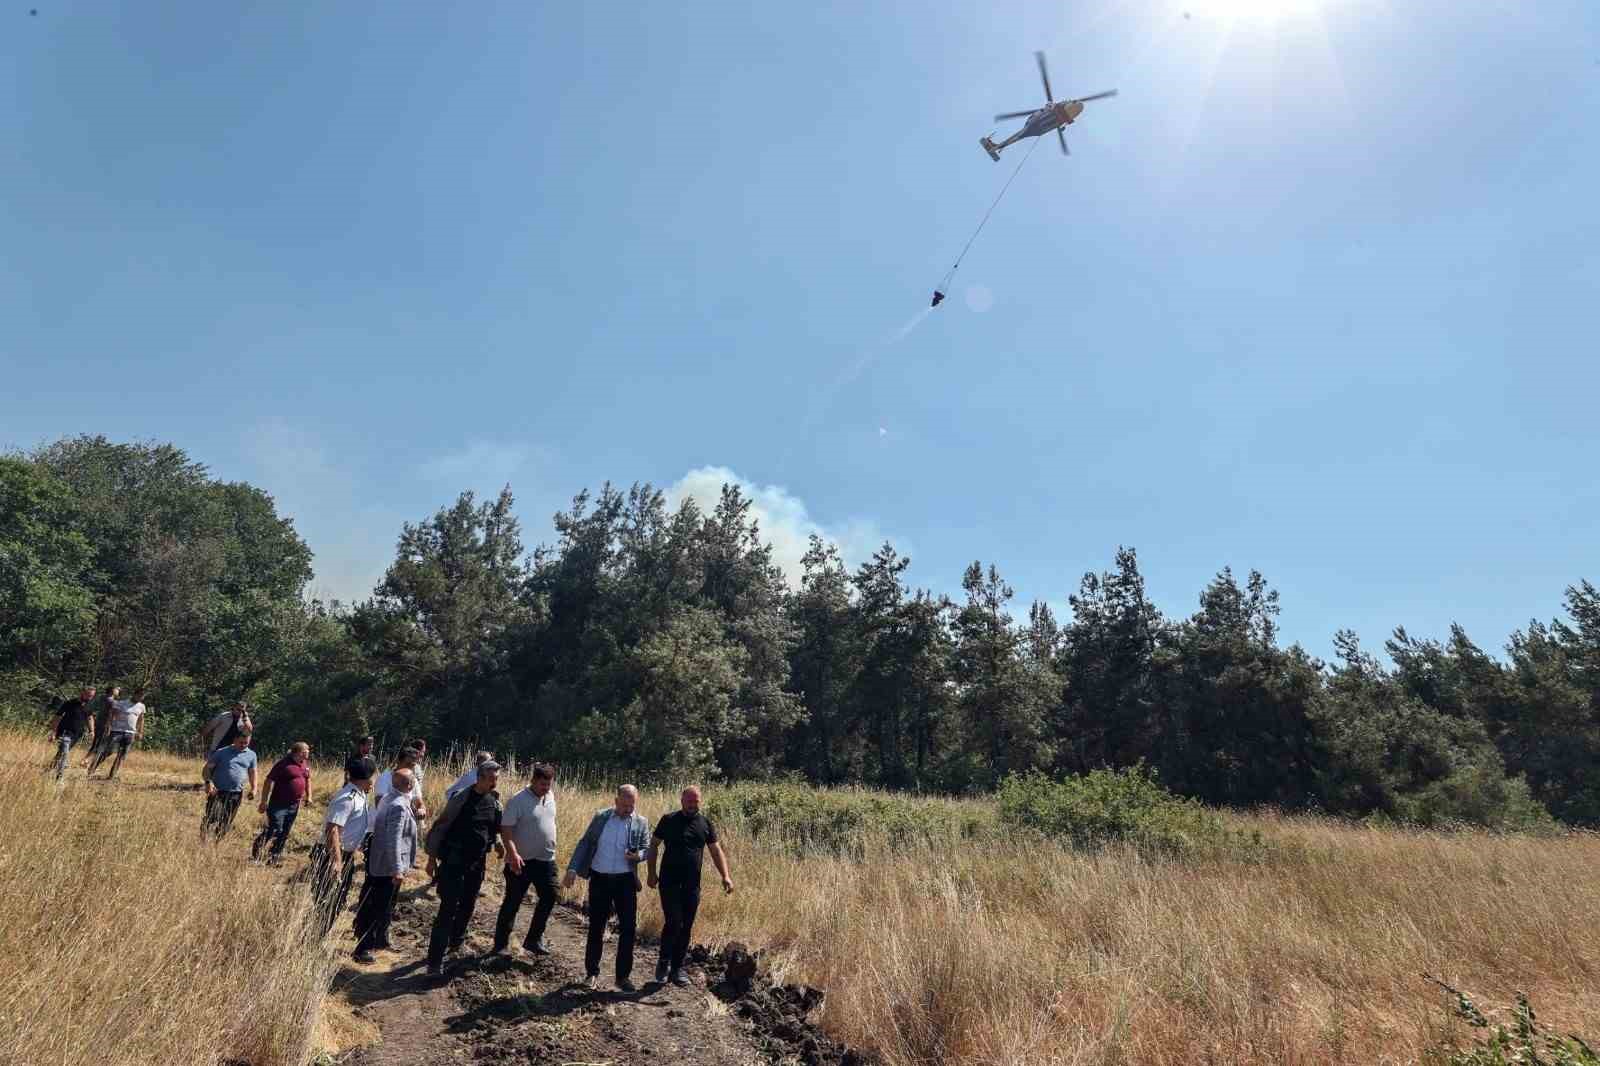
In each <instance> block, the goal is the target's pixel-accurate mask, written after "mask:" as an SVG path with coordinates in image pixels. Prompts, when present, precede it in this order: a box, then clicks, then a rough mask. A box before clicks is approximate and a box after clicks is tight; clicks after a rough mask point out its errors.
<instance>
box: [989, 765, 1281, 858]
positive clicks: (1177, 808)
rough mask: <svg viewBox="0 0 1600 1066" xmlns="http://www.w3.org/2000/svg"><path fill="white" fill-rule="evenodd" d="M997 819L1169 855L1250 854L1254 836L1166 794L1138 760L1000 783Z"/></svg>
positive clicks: (1088, 843) (1067, 839) (1075, 840)
mask: <svg viewBox="0 0 1600 1066" xmlns="http://www.w3.org/2000/svg"><path fill="white" fill-rule="evenodd" d="M999 801H1000V820H1001V822H1002V823H1003V824H1005V825H1008V826H1017V827H1021V828H1025V829H1030V830H1035V831H1037V832H1040V833H1043V834H1045V835H1046V836H1048V837H1051V838H1053V839H1055V840H1058V841H1060V842H1061V843H1063V844H1068V845H1071V846H1072V847H1076V848H1097V847H1101V846H1103V845H1105V844H1107V843H1110V842H1112V841H1126V842H1129V843H1132V844H1134V845H1136V846H1137V847H1139V848H1140V849H1141V850H1150V851H1153V852H1156V853H1161V854H1168V855H1193V854H1197V853H1202V852H1220V851H1249V850H1254V849H1258V848H1260V847H1261V846H1262V842H1261V838H1260V835H1259V834H1244V833H1240V832H1237V831H1235V830H1232V829H1230V828H1228V826H1227V824H1226V823H1225V822H1224V821H1223V820H1222V818H1221V816H1220V815H1217V814H1216V813H1214V812H1212V811H1209V810H1207V809H1206V808H1205V807H1204V806H1202V805H1201V804H1200V803H1199V802H1197V801H1195V800H1191V799H1182V798H1180V797H1178V796H1174V795H1173V794H1172V793H1170V792H1168V791H1167V790H1166V789H1165V788H1163V787H1162V786H1161V784H1160V783H1159V782H1158V781H1157V780H1156V775H1155V773H1154V771H1151V770H1148V769H1146V768H1145V767H1144V766H1143V765H1139V766H1134V767H1130V768H1128V769H1126V770H1109V769H1106V770H1095V771H1093V772H1091V773H1087V774H1080V775H1077V776H1073V777H1067V778H1064V779H1062V780H1060V781H1053V780H1051V779H1050V778H1049V777H1046V776H1045V775H1044V774H1041V773H1038V772H1030V773H1027V774H1020V775H1019V774H1013V775H1011V776H1010V777H1007V778H1006V779H1005V781H1004V782H1002V783H1001V785H1000V794H999Z"/></svg>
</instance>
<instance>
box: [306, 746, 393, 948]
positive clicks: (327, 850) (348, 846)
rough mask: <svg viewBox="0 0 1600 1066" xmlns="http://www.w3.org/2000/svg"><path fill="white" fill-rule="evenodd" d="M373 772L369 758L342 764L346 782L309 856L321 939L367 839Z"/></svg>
mask: <svg viewBox="0 0 1600 1066" xmlns="http://www.w3.org/2000/svg"><path fill="white" fill-rule="evenodd" d="M377 770H378V768H377V765H376V764H374V763H373V761H372V760H371V759H351V760H350V762H349V763H347V764H346V765H345V771H346V772H347V773H349V775H350V780H349V781H348V782H347V783H346V784H345V786H344V787H343V788H341V789H340V790H339V791H338V792H336V793H334V796H333V799H331V800H329V801H328V814H327V816H326V817H325V818H323V820H322V841H321V842H320V843H319V844H318V845H317V847H316V848H315V849H314V853H313V854H312V856H311V898H312V900H313V901H314V902H315V903H316V906H317V911H318V916H319V918H320V922H321V929H322V935H323V936H327V935H328V930H330V929H332V928H333V923H334V921H335V920H336V919H337V918H338V917H339V912H340V911H341V910H343V909H344V903H345V900H346V899H347V898H348V897H349V895H350V882H351V880H352V879H353V878H354V877H355V875H356V855H357V854H358V853H359V852H360V851H361V844H362V842H363V841H364V840H366V838H367V793H368V792H370V791H371V790H372V779H373V778H374V777H375V776H377Z"/></svg>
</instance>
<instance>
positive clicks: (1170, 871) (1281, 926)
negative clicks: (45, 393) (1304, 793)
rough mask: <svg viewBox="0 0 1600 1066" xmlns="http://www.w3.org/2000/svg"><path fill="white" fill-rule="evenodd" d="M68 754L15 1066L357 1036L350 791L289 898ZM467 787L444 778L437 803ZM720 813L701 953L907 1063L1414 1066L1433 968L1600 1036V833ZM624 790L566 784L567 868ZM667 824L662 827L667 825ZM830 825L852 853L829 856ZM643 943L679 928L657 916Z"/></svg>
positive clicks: (139, 792)
mask: <svg viewBox="0 0 1600 1066" xmlns="http://www.w3.org/2000/svg"><path fill="white" fill-rule="evenodd" d="M46 754H47V752H46V748H45V746H44V745H43V743H42V742H41V741H40V740H38V739H37V738H34V737H19V736H16V735H6V736H0V811H4V812H5V813H4V817H0V988H5V989H6V990H7V996H6V997H4V1002H3V1005H0V1032H3V1034H4V1038H5V1047H6V1052H7V1054H8V1055H16V1056H17V1058H16V1060H15V1061H19V1062H49V1063H53V1064H60V1066H124V1064H134V1063H155V1062H185V1063H208V1062H220V1061H223V1060H226V1059H229V1058H232V1059H237V1060H243V1061H246V1062H250V1063H253V1064H257V1066H280V1064H282V1066H288V1064H298V1063H303V1062H307V1061H309V1060H311V1059H312V1058H313V1057H314V1056H315V1055H317V1054H318V1053H319V1052H322V1051H326V1050H330V1049H334V1048H337V1047H340V1046H345V1045H347V1044H348V1043H349V1042H350V1041H351V1040H352V1039H355V1038H356V1037H357V1036H358V1035H359V1033H358V1031H357V1030H356V1028H354V1023H353V1022H351V1021H350V1019H349V1013H348V1008H347V1007H346V1006H345V1005H343V1004H341V1003H340V1002H339V999H338V997H337V996H336V995H335V996H328V995H327V994H326V989H327V987H328V981H329V979H330V977H331V974H332V972H333V969H334V967H335V960H334V959H333V958H332V957H331V956H330V955H329V954H327V953H325V952H323V951H321V950H319V949H318V948H317V947H316V946H314V945H310V944H308V943H307V942H306V941H305V939H304V937H303V933H302V921H303V918H304V908H305V903H304V891H303V889H302V888H300V887H298V886H289V885H286V884H285V876H284V875H285V873H287V872H288V870H292V869H293V868H294V865H295V864H296V863H297V862H299V861H303V856H304V851H305V848H306V847H308V846H309V843H310V841H311V839H312V838H313V836H314V834H315V832H316V829H317V826H318V825H319V824H320V821H321V810H322V806H323V804H324V803H325V801H326V797H327V795H328V794H329V793H331V792H332V791H333V789H334V788H335V787H336V786H337V785H338V783H339V775H338V773H337V771H336V770H333V769H330V768H328V767H321V768H320V769H319V772H318V775H317V778H318V780H317V782H316V790H315V803H314V805H313V806H312V808H311V809H310V810H308V811H307V812H306V813H304V814H303V815H302V818H301V821H300V824H299V825H298V826H297V827H296V830H295V841H296V843H295V850H294V852H293V853H292V860H291V863H290V865H289V867H287V868H286V870H285V871H269V870H262V869H253V868H249V867H247V866H246V865H245V864H244V858H245V855H246V851H247V848H248V840H249V836H250V832H251V829H252V828H253V826H254V825H255V818H254V816H253V812H249V811H247V812H242V813H241V815H240V819H239V822H238V824H237V825H236V827H235V829H234V832H233V835H232V836H231V837H230V838H229V839H227V840H225V841H224V842H223V843H222V844H221V845H220V846H219V847H216V848H211V847H202V846H200V845H198V844H197V842H196V836H197V826H198V821H199V815H200V807H201V798H200V796H199V795H198V793H195V792H193V791H187V790H185V788H186V786H189V785H191V784H193V783H194V782H196V781H197V779H198V777H197V770H198V768H197V763H196V762H195V760H190V759H180V758H174V757H170V756H164V755H158V754H151V753H144V752H137V753H135V754H134V755H133V756H132V757H131V759H130V762H129V765H128V766H127V767H126V768H125V771H126V780H124V781H122V782H120V783H119V784H117V785H115V786H106V785H103V784H101V783H99V782H91V783H85V782H84V781H83V780H82V774H81V771H79V772H76V773H75V774H74V775H73V776H71V777H69V780H68V781H67V783H66V784H65V786H64V787H61V788H59V789H58V788H57V787H56V786H54V785H53V784H52V783H51V782H49V781H48V780H47V779H45V778H44V777H42V776H41V775H40V773H39V767H40V766H41V765H42V764H43V762H44V761H45V758H46ZM264 761H270V760H266V759H265V758H264ZM452 777H453V774H451V773H449V772H448V770H447V768H445V767H442V766H440V767H436V768H434V769H432V770H431V772H430V773H429V775H428V793H429V796H428V799H429V802H430V805H434V806H437V804H438V802H439V800H440V799H441V798H442V797H441V795H440V793H441V791H442V789H443V787H444V785H445V784H447V783H448V782H449V780H450V779H451V778H452ZM520 783H521V782H520V775H519V777H518V779H517V780H516V781H515V783H514V784H513V783H510V782H508V784H509V785H511V787H503V788H502V795H503V796H509V794H510V792H511V791H512V790H513V789H514V787H520ZM719 791H720V790H717V789H713V790H712V791H711V793H710V797H711V798H712V799H713V800H716V801H717V802H718V806H719V807H720V808H721V809H723V810H725V811H727V812H728V815H727V817H726V818H725V819H724V822H723V824H722V825H721V826H720V829H721V831H722V833H723V838H724V842H725V846H726V847H727V849H728V851H729V855H730V858H731V860H732V863H733V867H734V875H735V878H736V880H737V881H738V884H739V891H738V892H737V893H736V894H734V895H733V896H723V895H722V894H721V893H720V892H714V891H710V889H711V888H713V887H714V884H715V882H714V879H713V880H708V882H707V888H708V891H707V892H706V894H705V901H704V904H703V905H702V908H701V912H700V913H701V918H700V921H699V924H698V926H697V938H699V939H702V940H706V941H709V942H711V943H713V944H716V943H719V942H722V941H725V940H728V939H740V940H743V941H745V942H747V943H751V944H755V945H763V946H766V947H767V948H768V949H769V952H768V954H767V960H768V963H769V965H770V966H771V967H772V968H773V970H774V972H775V973H774V975H775V976H776V977H778V978H779V979H781V980H782V979H786V980H793V981H804V982H807V983H809V984H813V985H816V986H819V987H822V988H825V989H826V990H827V992H828V996H827V999H826V1001H825V1004H824V1007H823V1017H822V1021H823V1023H824V1026H825V1027H826V1028H827V1029H828V1030H829V1031H830V1032H831V1033H832V1034H833V1035H835V1036H837V1037H839V1038H841V1039H843V1040H846V1041H848V1042H850V1043H852V1044H854V1045H856V1046H858V1047H860V1048H862V1049H864V1050H869V1051H872V1052H875V1053H877V1054H878V1055H879V1056H880V1057H881V1058H882V1059H883V1060H884V1061H885V1062H886V1063H889V1064H891V1066H911V1064H924V1063H939V1062H951V1063H954V1062H963V1063H967V1062H980V1063H1005V1064H1019V1066H1027V1064H1035V1063H1037V1064H1044V1063H1051V1064H1059V1063H1084V1064H1091V1063H1092V1064H1109V1063H1172V1064H1177V1063H1184V1064H1190V1063H1203V1062H1215V1063H1234V1062H1272V1063H1307V1064H1309V1063H1318V1064H1322V1063H1330V1062H1348V1063H1406V1062H1413V1061H1418V1060H1419V1059H1420V1058H1422V1057H1423V1055H1424V1054H1425V1053H1426V1052H1427V1051H1428V1050H1429V1049H1430V1048H1431V1047H1433V1046H1435V1045H1436V1044H1437V1042H1438V1041H1439V1039H1440V1037H1441V1033H1442V1027H1443V1026H1445V1024H1446V1022H1445V1017H1446V1016H1445V1013H1444V1011H1443V1010H1442V1009H1441V1000H1440V998H1439V996H1438V995H1437V992H1436V990H1430V988H1429V987H1428V986H1427V985H1425V984H1424V983H1423V982H1422V981H1421V979H1420V978H1419V976H1418V975H1419V973H1420V972H1421V971H1428V972H1430V973H1434V974H1437V975H1439V976H1441V977H1443V978H1445V979H1446V980H1448V981H1449V982H1450V983H1451V984H1453V985H1456V986H1458V987H1461V988H1465V989H1470V990H1471V991H1472V992H1473V993H1475V994H1476V995H1477V996H1478V997H1479V998H1480V999H1481V1001H1483V1002H1491V1003H1509V1002H1511V1001H1512V999H1513V998H1514V995H1515V993H1516V991H1517V990H1525V991H1527V992H1528V993H1529V995H1530V996H1531V998H1532V1000H1533V1002H1534V1003H1535V1004H1537V1006H1538V1007H1539V1011H1540V1019H1541V1021H1543V1022H1546V1023H1548V1024H1550V1025H1551V1026H1553V1027H1554V1028H1556V1029H1567V1030H1572V1029H1577V1030H1580V1031H1581V1029H1582V1028H1583V1027H1584V1026H1586V1025H1589V1024H1590V1022H1591V1020H1592V1019H1594V1018H1596V1017H1600V879H1597V878H1596V877H1595V876H1594V870H1595V869H1597V868H1600V838H1596V837H1595V836H1593V835H1581V834H1574V835H1569V836H1563V837H1557V838H1534V837H1516V836H1494V835H1489V834H1482V833H1471V832H1463V833H1453V834H1443V833H1424V832H1407V831H1397V830H1378V829H1364V828H1358V827H1353V826H1350V825H1347V824H1344V823H1339V822H1334V821H1324V820H1320V819H1312V818H1276V817H1251V818H1232V817H1230V818H1229V819H1228V820H1229V822H1230V824H1232V825H1233V826H1234V827H1235V828H1237V829H1240V830H1243V831H1245V832H1246V833H1247V834H1251V835H1253V834H1255V833H1259V834H1260V836H1261V838H1262V839H1263V840H1264V841H1266V842H1267V846H1266V848H1265V850H1264V851H1252V852H1250V853H1249V854H1247V855H1243V854H1242V855H1238V856H1230V855H1229V854H1227V853H1225V852H1224V853H1219V854H1215V855H1208V856H1206V857H1194V856H1191V857H1188V858H1185V859H1181V860H1180V859H1171V858H1161V857H1158V856H1154V855H1152V854H1151V853H1150V852H1148V851H1145V852H1140V851H1139V850H1136V849H1135V848H1133V847H1130V846H1112V847H1108V848H1105V849H1102V850H1099V851H1095V852H1079V851H1073V850H1069V849H1066V848H1062V847H1058V846H1055V845H1053V844H1047V843H1044V842H1042V841H1041V840H1039V839H1037V838H1032V837H1028V836H1025V835H1018V836H1011V835H1008V834H1007V833H1006V832H1005V831H1004V830H1003V828H1001V829H1000V830H998V831H997V830H996V815H995V811H994V808H993V807H992V805H989V804H985V803H970V804H957V803H951V802H949V801H898V800H893V799H892V798H888V797H883V796H881V795H877V794H873V793H862V792H849V791H844V792H832V793H826V794H817V793H810V794H809V797H808V798H797V799H795V800H794V801H793V803H794V805H795V813H794V820H795V822H796V827H795V828H794V831H792V832H790V831H785V824H784V823H785V817H786V813H785V812H786V806H785V803H786V802H787V801H784V800H783V798H782V795H781V794H779V795H778V798H777V799H776V800H774V798H773V795H774V793H773V792H772V791H771V790H768V791H766V792H762V793H760V794H755V795H748V794H747V792H746V790H744V789H733V790H731V792H732V795H729V794H728V793H727V792H726V791H723V792H721V795H719ZM798 791H799V792H807V791H808V790H798ZM609 793H610V788H609V787H599V786H597V784H596V783H594V782H589V781H581V780H580V781H573V780H563V781H561V782H560V783H559V784H558V797H559V800H560V832H561V839H562V848H561V858H562V859H563V860H564V859H565V858H566V857H567V855H568V854H570V850H571V846H572V844H573V843H574V842H575V841H576V839H577V836H578V834H579V833H580V832H581V831H582V828H583V825H584V824H585V822H586V820H587V818H588V817H589V815H590V814H591V813H592V812H593V811H594V810H595V809H597V808H599V807H601V806H604V805H606V804H607V803H608V802H609ZM673 806H675V802H674V796H673V794H672V793H670V792H666V791H648V792H646V793H645V796H644V799H643V801H642V810H643V812H644V813H645V814H646V815H647V816H648V817H649V818H650V819H651V820H652V821H654V820H655V819H656V818H658V817H659V816H660V815H661V814H663V813H665V812H666V811H668V810H670V809H671V808H672V807H673ZM851 807H855V808H857V809H856V810H855V812H854V813H848V812H844V809H845V808H851ZM885 811H887V812H888V813H887V814H883V812H885ZM841 812H843V813H841ZM863 812H865V813H863ZM874 812H877V814H875V813H874ZM747 815H748V816H747ZM880 815H881V817H879V816H880ZM819 825H826V826H828V827H832V828H830V829H828V830H827V832H829V833H835V832H837V831H838V827H840V826H844V827H848V828H849V830H850V831H851V832H852V833H854V834H856V836H855V840H854V842H853V843H852V845H851V846H849V847H840V846H837V841H830V842H828V843H827V846H824V842H823V841H821V840H820V839H819V836H820V835H821V834H822V833H823V830H819V829H818V828H817V827H818V826H819ZM908 827H909V828H908ZM491 876H497V875H496V874H491ZM347 924H348V921H347V920H346V922H345V923H342V926H341V928H344V927H347ZM641 926H642V927H643V929H644V930H645V931H647V932H654V931H657V930H658V929H659V926H660V913H659V910H658V909H657V908H656V907H655V905H654V903H653V901H647V902H645V904H644V905H643V906H642V907H641ZM336 937H337V934H336ZM337 946H338V947H339V948H341V949H344V948H347V947H348V938H347V937H346V939H344V940H338V941H337ZM686 1066H688V1064H686Z"/></svg>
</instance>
